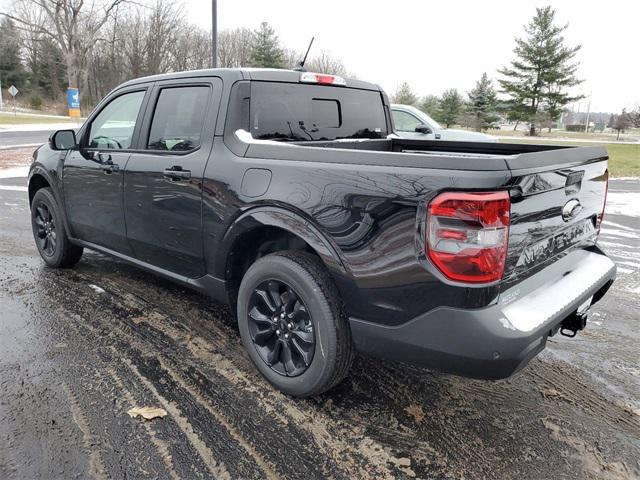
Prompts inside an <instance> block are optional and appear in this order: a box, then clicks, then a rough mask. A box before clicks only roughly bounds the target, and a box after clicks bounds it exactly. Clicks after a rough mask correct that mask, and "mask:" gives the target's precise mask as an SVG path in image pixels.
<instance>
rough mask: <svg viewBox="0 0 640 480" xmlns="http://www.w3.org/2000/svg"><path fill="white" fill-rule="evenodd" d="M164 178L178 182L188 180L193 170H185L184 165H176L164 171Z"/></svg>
mask: <svg viewBox="0 0 640 480" xmlns="http://www.w3.org/2000/svg"><path fill="white" fill-rule="evenodd" d="M163 175H164V178H167V179H169V180H171V181H172V182H177V181H179V180H188V179H190V178H191V170H183V169H182V167H179V166H175V167H171V168H167V169H166V170H165V171H164V172H163Z"/></svg>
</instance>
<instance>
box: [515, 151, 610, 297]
mask: <svg viewBox="0 0 640 480" xmlns="http://www.w3.org/2000/svg"><path fill="white" fill-rule="evenodd" d="M607 159H608V157H607V153H606V151H605V150H604V149H603V148H600V147H588V148H571V149H566V148H563V149H561V150H552V151H546V152H538V153H535V154H523V155H519V156H518V157H516V158H514V159H513V160H511V161H510V166H511V167H520V168H517V169H514V170H512V171H513V175H514V178H513V182H512V187H513V188H512V190H511V226H510V229H509V247H508V251H507V261H506V265H505V273H504V277H503V278H504V280H503V288H506V287H510V286H512V285H514V284H516V283H519V282H520V281H522V280H524V279H525V278H528V277H529V276H531V275H533V274H535V273H536V272H538V271H540V270H541V269H543V268H545V267H546V266H548V265H549V264H550V263H553V262H554V261H556V260H557V259H559V258H561V257H562V256H564V255H566V254H567V253H569V252H571V251H573V250H575V249H578V248H585V247H589V246H593V245H595V243H596V240H597V236H598V232H599V221H600V216H601V214H602V211H603V207H604V202H605V196H606V189H607V178H608V171H607ZM526 166H529V168H526ZM523 167H524V168H523Z"/></svg>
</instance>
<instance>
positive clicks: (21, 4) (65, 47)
mask: <svg viewBox="0 0 640 480" xmlns="http://www.w3.org/2000/svg"><path fill="white" fill-rule="evenodd" d="M566 29H567V25H561V26H558V25H556V23H555V11H554V10H553V9H552V8H551V7H550V6H549V7H544V8H538V9H536V14H535V15H534V17H533V18H532V20H531V21H530V22H529V23H528V24H527V25H525V27H524V31H525V35H524V36H523V37H521V38H520V37H519V38H516V39H515V48H514V58H513V60H512V61H511V62H510V63H509V64H508V65H507V66H505V67H503V68H501V69H499V70H498V72H497V73H498V75H499V77H498V78H497V83H498V86H499V87H498V88H496V87H495V86H494V82H493V80H492V79H491V78H490V77H489V75H488V74H487V73H484V74H483V75H482V77H481V78H480V79H478V81H477V82H476V84H475V87H474V88H473V89H472V90H471V91H469V92H466V93H464V94H463V93H461V92H459V91H458V90H456V89H454V88H452V89H448V90H446V91H444V92H443V93H442V95H440V96H435V95H427V96H425V97H424V98H418V97H417V95H415V94H414V93H413V91H412V90H411V87H410V86H409V84H407V83H403V84H402V85H400V87H399V88H398V90H397V91H396V92H395V95H393V97H392V98H393V101H395V102H396V103H403V104H410V105H416V106H418V107H420V108H422V109H423V110H424V111H426V112H427V113H429V114H430V115H431V116H433V117H434V118H435V119H436V120H438V121H440V122H441V123H443V124H445V125H446V126H450V125H453V124H461V125H465V126H468V127H470V128H474V129H476V130H486V129H488V128H490V127H491V126H493V125H495V124H496V122H497V121H498V120H499V119H500V118H506V119H508V120H510V121H513V122H515V124H516V127H517V125H518V124H519V123H525V124H528V125H529V132H530V134H531V135H535V134H536V132H537V130H538V129H539V128H541V127H542V126H547V127H549V128H551V125H552V123H553V122H555V121H557V120H558V118H559V117H560V115H561V114H562V112H563V111H564V109H565V108H566V106H567V105H568V104H569V103H571V102H575V101H577V100H579V99H581V98H583V96H582V95H576V94H572V90H573V88H574V87H576V86H578V85H579V84H580V83H582V80H581V79H579V78H578V76H577V70H578V63H576V61H575V56H576V54H577V53H578V51H579V50H580V45H577V46H568V45H567V44H566V41H565V39H564V36H563V32H564V31H565V30H566ZM0 52H2V55H0V82H1V83H2V86H3V88H5V89H6V88H7V87H8V86H9V85H11V84H14V85H15V86H16V87H17V88H18V89H19V90H20V91H21V92H22V93H23V97H22V98H25V96H30V98H31V104H32V106H33V107H34V108H39V106H40V105H41V104H42V101H43V99H44V100H45V101H48V102H62V101H63V99H64V94H65V91H66V89H67V87H68V86H72V87H79V89H80V93H81V98H82V102H83V106H84V107H85V109H86V107H87V106H91V105H94V104H95V103H96V102H97V101H99V100H100V99H101V98H102V97H103V96H104V95H106V94H107V93H108V92H109V91H110V90H111V89H112V88H114V87H115V86H117V85H119V84H120V83H122V82H124V81H126V80H128V79H131V78H137V77H141V76H146V75H153V74H158V73H166V72H171V71H182V70H193V69H201V68H207V67H209V66H210V64H211V39H210V32H209V31H208V30H206V29H203V28H200V27H198V26H196V25H193V24H192V23H190V22H188V21H187V20H186V18H185V16H184V8H183V6H182V5H181V4H179V3H175V2H172V1H171V0H155V1H154V3H149V4H145V3H138V2H136V1H133V0H14V2H13V3H12V4H11V9H10V10H6V11H2V10H0ZM302 56H303V53H302V52H301V51H298V50H295V49H290V48H287V47H286V46H283V45H282V43H281V42H280V40H279V38H278V36H277V35H276V32H275V31H274V29H273V28H272V27H271V26H270V25H269V24H268V23H266V22H263V23H261V24H260V25H258V26H257V27H256V28H255V29H250V28H246V27H243V28H236V29H229V30H223V31H221V32H219V34H218V65H219V66H221V67H246V66H253V67H269V68H292V67H294V66H295V65H296V64H297V62H298V61H299V60H300V59H301V58H302ZM306 67H307V69H308V70H311V71H319V72H324V73H330V74H336V75H349V76H354V75H353V74H349V72H348V71H347V69H346V67H345V65H344V64H343V62H342V61H341V60H340V59H339V58H337V57H335V56H333V55H332V54H330V53H329V52H326V51H321V52H320V53H319V54H317V55H315V56H312V58H311V59H310V60H309V61H308V62H307V65H306ZM609 124H610V125H611V126H612V128H618V127H619V128H620V130H624V129H625V128H629V127H630V126H633V125H637V126H640V108H638V109H636V110H634V111H631V109H629V110H625V111H623V112H622V113H621V114H619V115H616V116H614V117H612V118H611V119H610V122H609ZM614 125H615V127H614ZM620 130H619V131H620Z"/></svg>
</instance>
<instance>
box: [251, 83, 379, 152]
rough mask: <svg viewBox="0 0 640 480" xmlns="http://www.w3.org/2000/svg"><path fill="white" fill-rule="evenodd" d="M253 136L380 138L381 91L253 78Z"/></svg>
mask: <svg viewBox="0 0 640 480" xmlns="http://www.w3.org/2000/svg"><path fill="white" fill-rule="evenodd" d="M249 128H250V129H251V135H252V136H253V138H256V139H261V140H281V141H305V140H336V139H341V138H384V137H386V135H387V133H388V132H387V125H386V118H385V114H384V107H383V103H382V96H381V95H380V92H376V91H372V90H361V89H355V88H342V87H334V86H323V85H300V84H294V83H275V82H252V84H251V106H250V126H249Z"/></svg>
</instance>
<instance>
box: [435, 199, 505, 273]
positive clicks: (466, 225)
mask: <svg viewBox="0 0 640 480" xmlns="http://www.w3.org/2000/svg"><path fill="white" fill-rule="evenodd" d="M510 208H511V202H510V200H509V192H507V191H498V192H445V193H442V194H440V195H438V196H437V197H435V198H434V199H433V200H431V202H430V203H429V207H428V209H427V242H426V250H427V252H426V253H427V256H428V257H429V259H430V260H431V261H432V262H433V264H434V265H435V266H436V267H437V268H438V270H440V271H441V272H442V273H443V274H444V275H445V276H446V277H447V278H449V279H451V280H454V281H458V282H467V283H488V282H494V281H496V280H500V279H501V278H502V275H503V273H504V265H505V260H506V258H507V242H508V239H509V212H510Z"/></svg>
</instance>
